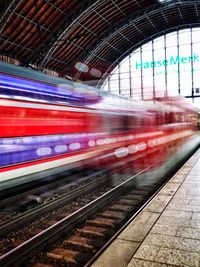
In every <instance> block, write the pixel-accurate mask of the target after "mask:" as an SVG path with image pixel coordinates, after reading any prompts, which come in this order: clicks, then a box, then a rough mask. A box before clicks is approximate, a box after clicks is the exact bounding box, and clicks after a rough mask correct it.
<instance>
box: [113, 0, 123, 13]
mask: <svg viewBox="0 0 200 267" xmlns="http://www.w3.org/2000/svg"><path fill="white" fill-rule="evenodd" d="M111 2H112V3H113V5H114V6H115V7H116V8H117V9H118V10H119V11H120V12H121V13H122V15H123V16H126V14H125V13H124V12H123V10H122V9H121V8H120V7H119V6H118V5H117V4H116V3H115V2H114V0H111Z"/></svg>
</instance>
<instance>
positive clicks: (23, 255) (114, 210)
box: [0, 164, 163, 267]
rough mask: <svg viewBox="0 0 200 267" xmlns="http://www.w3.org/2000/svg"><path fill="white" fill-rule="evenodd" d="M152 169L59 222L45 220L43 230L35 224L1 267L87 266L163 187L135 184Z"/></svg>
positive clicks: (5, 256)
mask: <svg viewBox="0 0 200 267" xmlns="http://www.w3.org/2000/svg"><path fill="white" fill-rule="evenodd" d="M152 167H155V164H154V165H153V166H151V167H148V168H147V169H145V170H144V171H142V172H141V173H139V174H137V175H134V176H132V177H130V178H129V179H128V180H127V181H125V182H123V183H121V184H120V185H118V186H116V187H114V188H112V189H111V190H109V191H108V192H106V193H104V194H103V195H100V196H99V197H97V195H98V193H99V192H98V193H97V195H91V196H90V197H91V199H93V200H90V202H89V203H88V204H86V205H84V206H82V207H77V209H75V211H74V212H72V213H70V212H69V213H65V214H63V216H60V219H59V220H54V219H52V218H49V219H50V221H48V223H47V222H46V224H48V225H49V227H48V228H47V229H44V230H43V229H42V228H40V225H39V224H38V227H36V228H35V229H34V231H32V233H31V235H29V236H25V237H24V236H23V238H22V239H23V240H21V239H20V238H19V239H16V240H15V245H16V247H15V248H13V249H11V250H10V251H8V252H6V253H3V255H2V256H1V257H0V263H1V264H2V266H5V267H7V266H20V267H21V266H26V267H27V266H31V267H39V266H41V267H49V266H51V267H52V266H84V265H86V264H87V263H88V262H91V261H92V258H93V257H94V256H95V255H96V254H97V253H98V251H99V250H101V249H102V247H104V246H105V245H106V243H107V242H108V241H109V239H110V238H112V236H113V235H115V234H116V232H117V231H119V229H120V228H121V227H123V225H124V224H125V223H126V221H127V220H129V219H130V218H131V217H132V216H134V214H136V213H137V212H138V211H139V210H140V209H141V207H142V206H143V205H144V204H145V202H146V201H148V199H149V198H150V197H151V196H152V195H153V194H154V193H155V191H156V190H158V188H159V187H160V185H161V184H163V180H160V179H158V180H154V182H152V183H151V185H149V186H146V185H138V184H137V181H138V179H139V178H140V179H139V180H141V176H143V175H144V173H145V172H146V171H149V170H151V168H152ZM61 217H62V218H61ZM88 264H89V263H88ZM88 266H89V265H88Z"/></svg>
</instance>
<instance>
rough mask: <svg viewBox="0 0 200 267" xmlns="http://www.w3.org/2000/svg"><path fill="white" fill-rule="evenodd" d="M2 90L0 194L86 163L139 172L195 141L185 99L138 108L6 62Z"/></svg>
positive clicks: (0, 70)
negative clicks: (121, 166) (126, 167)
mask: <svg viewBox="0 0 200 267" xmlns="http://www.w3.org/2000/svg"><path fill="white" fill-rule="evenodd" d="M0 89H1V91H0V92H1V93H0V125H1V131H0V148H1V149H0V189H3V188H7V187H11V186H13V185H16V184H20V183H25V182H28V181H30V180H34V179H38V178H40V176H41V175H42V177H44V176H45V175H46V176H47V175H49V173H56V172H59V171H60V170H63V169H67V168H71V167H76V166H79V165H82V164H85V165H89V166H91V167H95V168H99V167H100V168H102V166H103V167H104V168H108V167H110V166H113V165H114V164H117V163H118V162H125V161H128V162H131V164H132V165H133V168H134V170H135V171H140V170H142V169H143V168H145V167H146V166H148V165H150V164H153V163H154V162H156V161H157V160H158V155H159V159H162V160H163V161H165V160H166V159H167V158H169V157H170V156H171V153H174V152H175V150H176V149H177V148H178V147H180V146H181V145H182V144H185V143H186V142H188V141H189V140H192V139H195V140H196V138H197V122H198V111H197V110H196V109H195V108H193V107H192V106H190V105H189V104H186V102H185V101H183V99H181V98H178V99H177V98H176V99H172V98H171V99H169V98H168V99H162V100H161V99H159V100H154V101H153V102H152V103H147V102H145V103H144V102H135V101H133V100H130V99H127V98H123V97H120V96H115V95H110V94H108V93H106V92H102V91H100V90H96V89H94V88H91V87H88V86H85V85H81V84H78V83H73V82H70V81H66V80H63V79H60V78H53V77H49V76H47V75H45V74H42V73H38V72H34V71H30V70H26V69H24V68H21V67H15V66H12V65H9V64H6V63H3V62H2V63H0ZM195 142H196V143H195V144H197V143H198V142H199V141H195Z"/></svg>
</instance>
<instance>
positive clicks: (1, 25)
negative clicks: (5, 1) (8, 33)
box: [0, 0, 20, 35]
mask: <svg viewBox="0 0 200 267" xmlns="http://www.w3.org/2000/svg"><path fill="white" fill-rule="evenodd" d="M19 4H20V0H12V1H11V2H10V4H9V6H8V8H7V9H6V11H5V12H4V13H3V15H2V16H1V19H0V35H1V34H2V32H3V31H4V29H5V27H6V25H7V22H8V21H9V19H10V18H11V16H12V15H13V14H14V13H15V10H16V9H17V7H18V5H19Z"/></svg>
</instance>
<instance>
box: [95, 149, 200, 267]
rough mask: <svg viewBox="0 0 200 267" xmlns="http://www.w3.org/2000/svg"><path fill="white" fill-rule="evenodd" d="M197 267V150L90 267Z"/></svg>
mask: <svg viewBox="0 0 200 267" xmlns="http://www.w3.org/2000/svg"><path fill="white" fill-rule="evenodd" d="M170 266H171V267H174V266H195V267H199V266H200V149H198V150H197V151H196V153H195V154H194V155H193V156H192V157H191V158H190V159H189V160H188V161H187V162H186V163H185V165H184V166H183V167H182V168H181V169H180V170H179V171H178V172H177V173H176V174H175V175H174V176H173V177H172V178H171V179H170V181H169V182H168V183H167V184H166V185H165V186H164V187H163V188H162V190H161V191H160V192H159V193H158V194H157V195H156V196H155V197H154V198H153V199H152V200H151V201H150V202H149V204H148V205H147V206H146V207H145V208H144V210H143V211H142V212H141V213H140V214H139V215H138V216H137V217H136V218H135V219H134V220H132V222H131V223H130V224H129V225H128V227H127V228H126V229H125V230H124V231H123V232H121V234H120V235H119V236H118V238H117V239H115V241H114V242H113V243H112V244H111V245H110V246H109V247H108V248H107V249H106V250H105V251H104V253H103V254H102V255H101V256H100V257H99V258H98V259H97V260H96V262H95V263H93V265H92V267H170Z"/></svg>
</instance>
